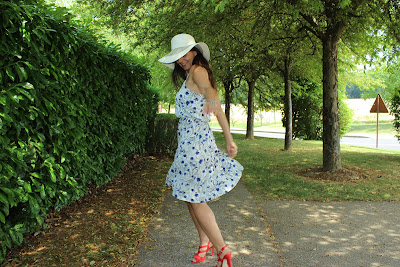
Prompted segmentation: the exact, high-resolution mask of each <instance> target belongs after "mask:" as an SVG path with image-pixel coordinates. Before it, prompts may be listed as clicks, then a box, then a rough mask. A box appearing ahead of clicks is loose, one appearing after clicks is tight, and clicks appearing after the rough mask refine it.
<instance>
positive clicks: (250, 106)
mask: <svg viewBox="0 0 400 267" xmlns="http://www.w3.org/2000/svg"><path fill="white" fill-rule="evenodd" d="M247 84H248V85H249V94H248V99H247V130H246V138H247V139H254V87H255V85H256V80H252V81H247Z"/></svg>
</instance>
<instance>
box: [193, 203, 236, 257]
mask: <svg viewBox="0 0 400 267" xmlns="http://www.w3.org/2000/svg"><path fill="white" fill-rule="evenodd" d="M188 206H189V212H190V214H191V215H192V218H193V217H194V219H193V221H194V223H195V225H196V228H197V227H198V226H199V227H200V231H199V230H198V232H199V236H200V235H203V233H204V234H205V235H206V237H207V238H209V239H210V240H211V243H213V244H214V246H215V248H216V250H217V252H219V251H220V250H221V249H222V248H223V247H224V246H225V242H224V239H223V237H222V234H221V231H220V230H219V227H218V224H217V221H216V220H215V216H214V212H213V211H212V210H211V209H210V207H209V206H208V205H207V203H188ZM198 229H199V228H198ZM203 238H204V237H203ZM200 240H201V237H200ZM207 242H208V241H207ZM228 252H230V250H229V248H226V249H225V250H224V252H223V254H222V255H221V257H223V255H225V254H226V253H228Z"/></svg>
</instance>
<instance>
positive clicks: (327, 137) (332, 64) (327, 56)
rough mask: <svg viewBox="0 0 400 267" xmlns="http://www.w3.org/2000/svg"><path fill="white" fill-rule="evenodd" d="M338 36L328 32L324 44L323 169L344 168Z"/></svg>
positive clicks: (334, 169) (335, 169)
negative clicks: (341, 140) (342, 163)
mask: <svg viewBox="0 0 400 267" xmlns="http://www.w3.org/2000/svg"><path fill="white" fill-rule="evenodd" d="M338 40H339V38H337V36H334V35H332V34H329V33H327V34H326V35H325V38H323V40H322V46H323V48H322V49H323V60H322V61H323V62H322V64H323V105H324V106H323V127H324V129H323V135H322V141H323V170H324V171H337V170H340V169H341V168H342V166H341V157H340V130H339V103H338V84H337V48H338Z"/></svg>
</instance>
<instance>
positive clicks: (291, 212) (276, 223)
mask: <svg viewBox="0 0 400 267" xmlns="http://www.w3.org/2000/svg"><path fill="white" fill-rule="evenodd" d="M259 205H261V206H262V207H263V209H264V210H265V213H266V216H267V218H268V220H269V223H270V224H271V228H272V232H273V235H274V237H275V241H276V242H277V245H278V246H279V250H280V253H281V256H282V257H283V258H284V259H285V262H290V263H291V264H294V265H295V266H311V265H312V266H333V265H335V266H336V264H337V263H338V262H346V264H347V265H348V266H372V265H371V263H372V262H374V263H376V264H379V266H382V265H385V266H395V263H398V259H399V255H400V253H399V251H400V219H399V218H398V215H397V214H399V213H400V203H399V202H356V201H355V202H330V203H321V202H301V201H259ZM268 207H271V208H270V209H268ZM337 257H340V261H338V258H337Z"/></svg>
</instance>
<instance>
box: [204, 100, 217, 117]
mask: <svg viewBox="0 0 400 267" xmlns="http://www.w3.org/2000/svg"><path fill="white" fill-rule="evenodd" d="M203 112H204V114H210V113H213V114H214V115H215V116H217V115H218V113H219V109H218V105H217V101H215V100H206V102H205V105H204V109H203Z"/></svg>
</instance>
